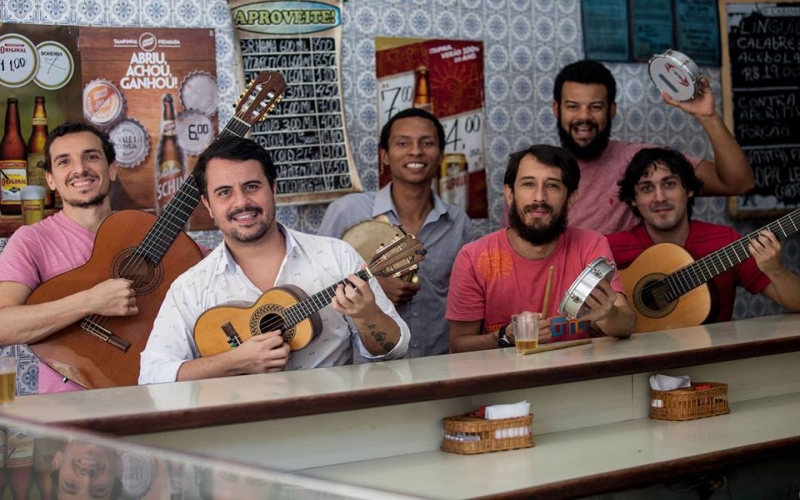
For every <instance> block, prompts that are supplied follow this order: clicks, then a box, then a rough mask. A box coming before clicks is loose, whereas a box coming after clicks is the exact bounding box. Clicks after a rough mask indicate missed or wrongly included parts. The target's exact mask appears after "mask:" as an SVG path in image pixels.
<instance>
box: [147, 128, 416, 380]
mask: <svg viewBox="0 0 800 500" xmlns="http://www.w3.org/2000/svg"><path fill="white" fill-rule="evenodd" d="M194 175H195V177H196V178H197V182H198V186H199V188H200V191H201V192H202V193H203V196H202V200H203V204H204V205H205V206H206V208H207V209H208V211H209V213H210V214H211V217H212V218H213V219H214V222H215V224H216V225H217V227H219V229H220V231H221V232H222V234H223V244H221V245H220V246H219V247H217V248H216V249H215V250H214V251H212V252H211V253H210V254H209V255H208V256H207V257H206V258H205V259H204V260H203V261H201V262H200V263H199V264H197V265H196V266H194V267H193V268H191V269H189V270H188V271H187V272H186V273H184V274H183V275H181V276H180V277H179V278H178V279H177V280H175V282H174V283H173V284H172V286H171V287H170V290H169V292H168V293H167V296H166V298H165V299H164V303H163V304H162V306H161V310H160V311H159V314H158V317H157V318H156V320H155V322H154V324H153V331H152V333H151V334H150V338H149V340H148V342H147V346H146V347H145V350H144V351H143V352H142V359H141V371H140V375H139V383H140V384H148V383H158V382H171V381H176V380H178V381H180V380H194V379H202V378H212V377H222V376H228V375H240V374H248V373H264V372H274V371H281V370H285V369H286V370H297V369H307V368H315V367H320V366H333V365H341V364H347V363H350V362H351V361H352V359H353V350H354V349H358V352H359V353H360V354H361V356H362V357H364V358H365V359H367V360H387V359H395V358H398V357H402V356H403V355H404V354H405V353H406V351H407V349H408V342H409V338H410V333H409V330H408V326H407V325H406V323H405V322H404V321H403V320H402V319H400V316H399V315H398V314H397V311H395V309H394V306H393V305H392V303H391V301H390V300H389V299H388V298H387V297H386V295H385V294H384V293H383V291H382V290H381V288H380V286H379V285H378V284H377V283H375V282H374V280H373V281H372V283H370V282H367V281H364V280H362V279H360V278H359V277H358V276H356V275H355V273H356V272H357V271H358V270H359V269H360V268H361V267H362V265H363V259H361V257H360V256H359V255H358V253H357V252H356V251H355V250H354V249H353V248H352V247H351V246H350V245H348V244H347V243H345V242H342V241H340V240H335V239H332V238H324V237H320V236H311V235H307V234H303V233H299V232H296V231H292V230H290V229H287V228H285V227H283V226H282V225H280V224H278V223H277V222H276V221H275V184H276V183H275V180H276V177H277V173H276V169H275V166H274V164H273V163H272V159H271V158H270V156H269V154H268V153H267V152H266V151H265V150H264V149H263V148H261V147H260V146H259V145H258V144H256V143H255V142H253V141H251V140H249V139H242V138H238V137H226V138H222V139H219V140H217V141H216V142H215V143H214V144H212V145H211V146H210V147H209V148H208V149H207V150H206V151H205V152H204V153H203V154H202V155H201V156H200V158H199V159H198V161H197V165H196V166H195V170H194ZM344 278H347V284H346V285H339V286H338V287H337V288H336V291H335V296H334V297H333V299H332V301H331V304H330V306H325V307H323V308H322V309H321V310H320V311H319V314H320V316H321V320H322V321H321V324H322V325H323V328H322V331H321V333H320V334H319V335H318V336H316V337H315V338H314V340H312V341H311V342H310V344H309V345H308V346H307V347H305V348H304V349H302V350H297V351H294V352H290V349H289V346H288V344H287V343H286V342H285V341H284V338H283V337H282V336H281V332H280V331H278V330H274V331H268V332H264V333H263V334H259V335H253V336H252V337H251V338H249V339H248V340H246V341H245V342H243V343H242V344H241V345H239V346H238V347H236V348H235V349H232V350H229V351H225V352H222V353H220V354H215V355H211V356H203V357H201V356H200V352H199V351H198V349H197V345H196V343H195V340H194V338H193V329H194V325H195V322H196V321H197V318H198V317H199V316H200V315H201V314H202V313H203V312H205V311H206V310H208V309H209V308H211V307H215V306H218V305H224V304H227V303H231V302H234V301H238V302H240V303H241V301H246V302H248V303H254V302H255V301H256V300H257V299H258V298H259V297H260V296H261V295H262V294H263V293H264V292H265V291H266V290H268V289H270V288H273V287H275V286H279V285H284V284H292V285H295V286H298V287H300V288H301V289H303V290H304V291H305V292H306V293H307V294H308V295H312V294H314V293H316V292H318V291H320V290H322V289H324V288H327V287H329V286H331V285H333V284H335V283H336V282H338V281H340V280H343V279H344ZM220 327H221V328H220V335H224V333H223V332H222V325H220Z"/></svg>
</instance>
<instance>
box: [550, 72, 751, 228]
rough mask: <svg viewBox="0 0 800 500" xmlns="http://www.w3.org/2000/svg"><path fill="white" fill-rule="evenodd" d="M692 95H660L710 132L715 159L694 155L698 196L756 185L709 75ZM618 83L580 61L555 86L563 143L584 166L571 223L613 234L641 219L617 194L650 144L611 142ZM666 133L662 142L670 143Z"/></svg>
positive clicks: (725, 193) (737, 191)
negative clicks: (634, 161)
mask: <svg viewBox="0 0 800 500" xmlns="http://www.w3.org/2000/svg"><path fill="white" fill-rule="evenodd" d="M698 89H699V90H698V93H697V95H696V96H695V97H694V99H690V100H688V101H685V102H678V101H675V100H673V99H672V98H670V97H669V96H668V95H667V94H665V93H662V94H661V96H662V99H663V100H664V102H665V103H666V104H668V105H670V106H673V107H676V108H678V109H680V110H682V111H684V112H686V113H688V114H689V115H691V116H692V117H693V118H694V119H695V120H697V122H698V123H699V124H700V126H701V127H702V128H703V131H704V132H705V133H706V136H707V137H708V140H709V141H710V142H711V147H712V148H713V150H714V161H713V162H711V161H708V160H700V159H696V158H690V159H689V160H690V161H691V163H692V165H693V166H694V167H695V169H696V172H697V177H699V178H700V180H701V181H703V190H702V191H701V192H700V193H699V195H700V196H735V195H740V194H744V193H745V192H747V191H749V190H750V189H752V188H753V187H754V186H755V177H754V176H753V170H752V169H751V168H750V163H749V162H748V161H747V157H746V156H745V154H744V152H743V151H742V148H741V147H739V143H738V142H736V138H735V137H734V136H733V135H732V134H731V133H730V131H729V130H728V129H727V127H726V126H725V123H724V122H723V120H722V117H721V116H720V115H719V113H717V111H716V108H715V105H714V95H713V94H712V93H711V87H710V85H709V83H708V81H707V80H706V79H705V78H702V79H700V81H699V82H698ZM616 93H617V84H616V81H615V80H614V76H613V75H612V74H611V72H610V71H609V70H608V68H606V67H605V66H604V65H602V64H601V63H598V62H595V61H591V60H582V61H578V62H574V63H572V64H569V65H567V66H565V67H564V68H562V70H561V71H560V72H559V73H558V75H557V76H556V80H555V82H554V85H553V114H554V115H555V117H556V120H557V124H558V125H557V126H558V134H559V137H560V139H561V145H562V146H564V147H565V148H566V149H568V150H569V151H571V152H572V153H573V154H574V155H575V156H576V157H577V158H578V164H579V165H580V169H581V184H580V189H579V190H578V197H577V199H576V200H575V204H574V205H573V207H572V208H571V209H570V213H569V218H570V220H569V222H570V225H571V226H577V227H585V228H589V229H593V230H595V231H598V232H600V233H601V234H609V233H612V232H615V231H622V230H625V229H628V228H630V227H631V226H633V225H634V224H635V223H636V222H637V221H636V217H634V216H633V215H632V214H631V212H630V210H628V208H627V207H626V206H625V204H623V203H621V202H620V201H619V199H618V198H617V186H616V182H617V180H618V179H619V178H620V177H621V176H622V173H623V172H624V171H625V167H626V166H627V165H628V162H629V161H630V159H631V158H632V157H633V155H634V154H636V152H637V151H638V150H639V149H642V148H643V147H649V145H647V144H638V143H635V144H631V143H627V142H620V141H612V140H610V138H611V121H612V119H613V118H614V115H616V112H617V105H616V102H615V99H616ZM666 139H667V138H666V137H665V138H664V140H665V141H666Z"/></svg>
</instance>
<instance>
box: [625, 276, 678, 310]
mask: <svg viewBox="0 0 800 500" xmlns="http://www.w3.org/2000/svg"><path fill="white" fill-rule="evenodd" d="M664 277H665V275H664V274H660V273H657V274H648V275H647V276H644V277H643V278H642V279H640V280H639V282H638V283H637V284H636V288H635V289H634V291H633V297H634V299H633V300H634V304H635V306H636V310H638V311H639V312H640V313H641V314H643V315H644V316H647V317H649V318H663V317H664V316H667V315H669V314H670V313H671V312H672V311H673V310H675V307H676V306H677V305H678V301H677V300H673V301H670V300H668V293H669V286H668V285H667V283H666V282H665V281H664Z"/></svg>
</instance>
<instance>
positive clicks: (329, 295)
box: [258, 235, 422, 334]
mask: <svg viewBox="0 0 800 500" xmlns="http://www.w3.org/2000/svg"><path fill="white" fill-rule="evenodd" d="M408 241H413V243H412V244H411V245H410V246H407V248H405V249H403V250H400V251H397V252H393V253H391V252H390V251H393V250H395V249H396V248H397V247H398V246H400V245H401V244H406V245H407V242H408ZM421 247H422V243H421V242H420V241H419V240H417V239H416V238H415V237H414V236H413V235H406V236H404V237H403V238H402V239H400V240H398V241H396V242H395V243H393V244H391V245H390V246H389V247H387V248H386V249H384V250H383V252H382V253H379V254H378V255H376V257H375V258H374V259H373V261H372V262H371V263H370V265H369V267H368V268H367V269H362V270H361V271H358V272H357V273H355V275H356V276H358V277H359V278H361V279H363V280H364V281H368V280H369V279H370V275H372V276H379V275H383V273H385V272H386V271H387V270H389V273H390V274H391V273H392V272H394V271H393V266H395V265H397V264H398V263H400V262H403V261H404V260H407V259H409V257H410V258H411V261H409V262H406V264H405V266H406V267H408V266H411V265H413V264H415V263H417V261H416V258H415V257H414V255H415V253H416V252H417V251H418V250H419V249H420V248H421ZM348 283H350V282H349V281H348V280H347V279H346V278H345V279H343V280H341V281H337V282H336V283H334V284H333V285H331V286H329V287H327V288H324V289H322V290H320V291H319V292H317V293H315V294H314V295H312V296H311V297H308V298H307V299H305V300H302V301H300V302H297V303H296V304H294V305H292V306H289V307H287V308H285V309H283V311H281V312H280V313H279V314H275V315H274V316H272V317H271V318H270V319H271V322H269V323H266V324H264V325H261V324H259V330H260V331H259V332H258V334H263V333H266V332H271V331H273V330H283V329H284V328H285V329H287V330H288V329H289V328H293V327H294V326H296V325H297V324H298V323H300V322H301V321H303V320H305V319H308V318H309V317H310V316H311V315H313V314H314V313H315V312H317V311H319V310H320V309H322V308H324V307H326V306H327V305H328V304H330V302H331V300H332V299H333V297H334V296H335V295H336V288H337V287H338V286H339V285H346V284H348ZM322 299H324V301H323V300H322ZM311 304H313V305H311Z"/></svg>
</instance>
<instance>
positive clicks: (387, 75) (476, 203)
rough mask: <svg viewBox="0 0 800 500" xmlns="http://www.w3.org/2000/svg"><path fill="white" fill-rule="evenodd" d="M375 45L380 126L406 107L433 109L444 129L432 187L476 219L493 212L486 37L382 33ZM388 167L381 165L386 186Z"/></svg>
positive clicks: (389, 174)
mask: <svg viewBox="0 0 800 500" xmlns="http://www.w3.org/2000/svg"><path fill="white" fill-rule="evenodd" d="M375 48H376V54H375V56H376V73H377V75H376V76H377V79H378V116H379V118H378V122H379V127H383V125H384V124H385V123H386V122H387V121H388V120H389V118H391V117H392V116H393V115H394V114H396V113H397V112H398V111H402V110H403V109H406V108H410V107H418V108H422V109H426V110H428V111H430V112H431V113H433V114H434V115H435V116H436V117H437V118H439V120H440V121H441V122H442V125H443V126H444V129H445V144H444V151H445V154H444V159H443V161H442V165H441V166H440V168H439V173H438V175H437V177H436V179H435V180H434V182H433V189H434V190H436V191H437V192H438V194H439V196H440V197H441V198H442V200H444V201H445V202H447V203H451V204H453V205H456V206H458V207H461V208H463V209H464V210H465V211H466V212H467V215H469V216H470V217H471V218H474V219H481V218H486V217H488V201H487V193H486V156H485V153H484V151H485V142H486V141H485V131H484V129H485V122H486V119H485V107H484V88H483V42H478V41H469V40H419V39H401V38H383V37H378V38H376V39H375ZM388 170H389V169H388V168H387V167H386V166H384V165H380V166H379V172H380V184H381V186H384V185H386V184H387V183H388V182H389V181H390V180H391V173H390V172H389V171H388Z"/></svg>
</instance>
